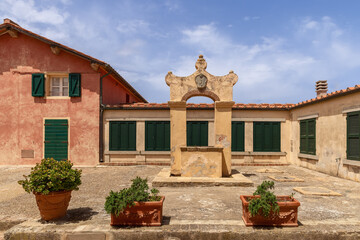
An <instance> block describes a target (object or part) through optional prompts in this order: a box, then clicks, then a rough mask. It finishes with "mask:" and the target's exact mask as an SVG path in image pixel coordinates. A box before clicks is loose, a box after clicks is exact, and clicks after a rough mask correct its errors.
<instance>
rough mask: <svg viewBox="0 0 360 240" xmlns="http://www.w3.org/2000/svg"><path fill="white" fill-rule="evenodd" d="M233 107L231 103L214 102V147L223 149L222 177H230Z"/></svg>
mask: <svg viewBox="0 0 360 240" xmlns="http://www.w3.org/2000/svg"><path fill="white" fill-rule="evenodd" d="M233 105H234V102H233V101H216V102H215V123H214V125H215V147H223V157H222V176H223V177H228V176H230V175H231V116H232V106H233Z"/></svg>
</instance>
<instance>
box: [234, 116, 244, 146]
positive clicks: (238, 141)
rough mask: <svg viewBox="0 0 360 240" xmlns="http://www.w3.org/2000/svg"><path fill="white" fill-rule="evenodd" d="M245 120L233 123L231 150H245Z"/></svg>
mask: <svg viewBox="0 0 360 240" xmlns="http://www.w3.org/2000/svg"><path fill="white" fill-rule="evenodd" d="M244 126H245V123H244V122H232V123H231V151H234V152H243V151H244V138H245V135H244Z"/></svg>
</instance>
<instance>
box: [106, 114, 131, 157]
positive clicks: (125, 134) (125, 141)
mask: <svg viewBox="0 0 360 240" xmlns="http://www.w3.org/2000/svg"><path fill="white" fill-rule="evenodd" d="M109 131H110V134H109V135H110V139H109V150H110V151H135V150H136V122H133V121H111V122H110V127H109Z"/></svg>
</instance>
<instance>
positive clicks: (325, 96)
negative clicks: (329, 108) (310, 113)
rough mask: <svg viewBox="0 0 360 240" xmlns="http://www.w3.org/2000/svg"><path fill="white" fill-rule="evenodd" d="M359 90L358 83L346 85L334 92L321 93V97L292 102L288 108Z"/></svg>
mask: <svg viewBox="0 0 360 240" xmlns="http://www.w3.org/2000/svg"><path fill="white" fill-rule="evenodd" d="M359 91H360V85H355V86H354V87H348V88H347V89H341V90H337V91H335V92H331V93H328V94H326V95H323V96H321V97H316V98H312V99H309V100H306V101H302V102H299V103H297V104H293V105H292V106H291V107H290V108H298V107H302V106H305V105H308V104H314V103H317V102H321V101H325V100H328V99H331V98H334V97H340V96H344V95H347V94H351V93H355V92H359Z"/></svg>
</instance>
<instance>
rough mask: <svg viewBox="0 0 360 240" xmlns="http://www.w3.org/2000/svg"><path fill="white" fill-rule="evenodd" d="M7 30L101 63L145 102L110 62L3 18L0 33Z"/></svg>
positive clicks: (92, 61)
mask: <svg viewBox="0 0 360 240" xmlns="http://www.w3.org/2000/svg"><path fill="white" fill-rule="evenodd" d="M3 30H5V31H7V30H16V31H18V32H20V33H23V34H25V35H28V36H30V37H33V38H36V39H38V40H40V41H42V42H45V43H47V44H49V45H50V46H54V47H58V48H60V49H62V50H64V51H67V52H70V53H72V54H75V55H77V56H79V57H81V58H83V59H86V60H88V61H90V62H91V63H97V64H99V65H101V66H102V67H103V68H104V69H105V70H106V71H108V72H111V73H113V74H114V75H115V77H116V78H117V79H118V80H119V81H120V82H121V83H122V84H123V85H124V86H125V87H126V88H128V89H129V90H130V91H131V92H132V93H133V94H134V95H135V96H136V97H137V98H139V99H140V100H141V101H144V102H147V101H146V99H145V98H144V97H143V96H141V94H140V93H138V92H137V91H136V90H135V88H133V87H132V86H131V85H130V83H128V82H127V81H126V80H125V79H124V78H123V77H122V76H121V75H120V74H119V73H118V72H117V71H116V70H115V69H114V68H112V67H111V66H110V64H107V63H106V62H103V61H101V60H99V59H96V58H94V57H91V56H89V55H87V54H84V53H82V52H79V51H77V50H75V49H73V48H70V47H67V46H65V45H62V44H60V43H58V42H54V41H52V40H50V39H48V38H45V37H43V36H40V35H38V34H36V33H33V32H30V31H29V30H27V29H24V28H22V27H20V26H19V25H18V24H16V23H15V22H13V21H11V20H10V19H7V18H6V19H4V23H3V24H0V34H1V31H3Z"/></svg>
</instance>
